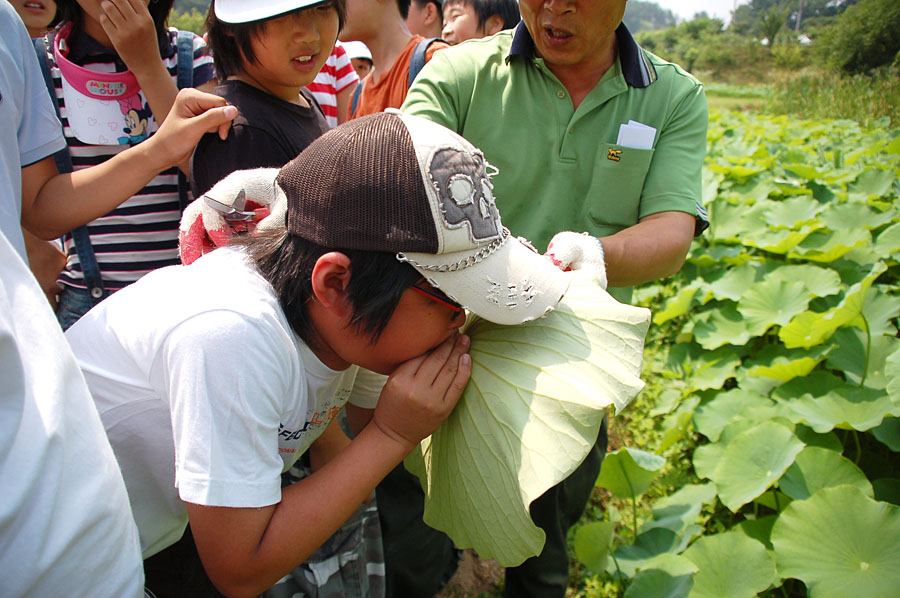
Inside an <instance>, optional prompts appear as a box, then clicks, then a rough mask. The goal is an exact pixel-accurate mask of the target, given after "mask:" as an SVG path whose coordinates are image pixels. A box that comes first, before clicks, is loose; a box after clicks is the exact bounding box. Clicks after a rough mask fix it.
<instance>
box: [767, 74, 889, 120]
mask: <svg viewBox="0 0 900 598" xmlns="http://www.w3.org/2000/svg"><path fill="white" fill-rule="evenodd" d="M766 110H767V111H768V112H769V113H771V114H788V115H791V116H795V117H799V118H810V119H828V118H833V119H849V120H855V121H859V122H861V123H863V124H866V125H867V126H874V125H875V124H876V123H877V122H878V121H884V120H885V119H886V120H887V122H889V123H893V124H894V125H895V126H896V125H897V124H900V68H897V69H887V70H883V71H878V72H876V73H874V74H873V75H871V76H867V75H853V76H844V77H842V76H840V75H839V74H837V73H834V72H830V71H825V72H817V73H809V74H800V75H798V76H795V77H791V78H789V79H786V80H784V81H780V82H778V83H776V85H775V95H774V98H773V99H772V102H770V103H769V104H767V105H766ZM882 126H884V125H882Z"/></svg>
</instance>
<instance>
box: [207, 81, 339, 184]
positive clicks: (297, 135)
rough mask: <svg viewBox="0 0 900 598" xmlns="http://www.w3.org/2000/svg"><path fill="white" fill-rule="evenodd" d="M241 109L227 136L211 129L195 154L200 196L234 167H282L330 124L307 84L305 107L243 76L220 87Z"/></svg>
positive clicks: (217, 89) (228, 98) (217, 88)
mask: <svg viewBox="0 0 900 598" xmlns="http://www.w3.org/2000/svg"><path fill="white" fill-rule="evenodd" d="M215 93H216V95H219V96H222V97H223V98H225V99H226V100H228V102H229V103H230V104H232V105H234V106H235V107H236V108H237V109H238V115H237V117H235V119H234V122H233V124H232V127H231V130H230V131H229V132H228V139H226V140H225V141H222V140H221V139H219V135H218V133H207V134H206V135H204V136H203V137H202V138H201V139H200V143H198V144H197V148H196V149H195V150H194V155H193V156H192V157H191V191H193V193H194V197H200V195H202V194H203V193H206V192H207V191H208V190H209V189H210V188H211V187H212V186H213V185H215V184H216V183H218V182H219V181H220V180H221V179H223V178H224V177H225V176H227V175H229V174H231V173H232V172H234V171H235V170H244V169H247V168H264V167H265V168H281V167H282V166H284V165H285V164H286V163H288V162H290V161H291V160H293V159H294V158H295V157H296V156H297V154H299V153H300V152H301V151H302V150H303V149H304V148H305V147H306V146H307V145H309V144H310V143H312V142H313V140H314V139H316V138H317V137H318V136H319V135H321V134H322V133H324V132H325V131H327V130H328V129H329V128H330V127H329V126H328V122H327V121H326V120H325V115H324V114H323V113H322V109H321V108H320V107H319V104H318V103H317V102H316V100H315V99H313V96H312V94H310V93H309V92H308V91H307V90H306V89H301V90H300V93H301V94H302V95H303V97H304V98H306V101H307V102H309V104H310V107H309V108H304V107H303V106H298V105H297V104H292V103H290V102H286V101H284V100H282V99H280V98H276V97H275V96H273V95H270V94H268V93H266V92H264V91H262V90H260V89H257V88H255V87H253V86H252V85H248V84H246V83H244V82H243V81H234V80H231V81H224V82H222V84H221V85H219V86H218V87H216V90H215Z"/></svg>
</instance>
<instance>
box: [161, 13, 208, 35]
mask: <svg viewBox="0 0 900 598" xmlns="http://www.w3.org/2000/svg"><path fill="white" fill-rule="evenodd" d="M169 25H170V26H171V27H177V28H178V29H184V30H185V31H193V32H194V33H196V34H197V35H203V33H204V32H205V31H206V13H205V12H204V13H200V12H199V11H198V10H197V9H196V8H192V9H191V10H190V12H179V11H177V10H173V11H172V12H171V13H170V14H169Z"/></svg>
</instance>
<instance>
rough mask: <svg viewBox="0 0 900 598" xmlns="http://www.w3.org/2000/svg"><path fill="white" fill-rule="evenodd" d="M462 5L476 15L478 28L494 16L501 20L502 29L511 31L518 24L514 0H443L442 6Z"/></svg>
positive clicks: (518, 19) (517, 13)
mask: <svg viewBox="0 0 900 598" xmlns="http://www.w3.org/2000/svg"><path fill="white" fill-rule="evenodd" d="M454 4H462V5H463V6H471V7H472V9H473V10H474V11H475V14H476V15H478V26H479V27H484V26H485V24H486V23H487V20H488V19H489V18H491V17H492V16H494V15H500V18H501V19H503V28H504V29H512V28H513V27H515V26H516V25H518V24H519V21H520V20H521V18H522V17H521V16H520V15H519V5H518V4H517V3H516V0H444V6H452V5H454Z"/></svg>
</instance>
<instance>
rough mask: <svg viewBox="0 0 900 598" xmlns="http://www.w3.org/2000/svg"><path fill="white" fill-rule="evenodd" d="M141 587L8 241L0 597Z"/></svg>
mask: <svg viewBox="0 0 900 598" xmlns="http://www.w3.org/2000/svg"><path fill="white" fill-rule="evenodd" d="M4 4H5V3H4ZM143 587H144V571H143V566H142V563H141V552H140V547H139V543H138V531H137V528H136V527H135V524H134V520H133V519H132V517H131V509H130V508H129V506H128V496H127V494H126V492H125V484H124V483H123V481H122V474H121V473H120V471H119V467H118V465H117V463H116V460H115V456H114V455H113V452H112V449H111V448H110V446H109V442H108V441H107V439H106V434H105V433H104V431H103V425H102V424H101V423H100V418H99V417H98V415H97V410H96V409H95V408H94V404H93V402H92V401H91V396H90V394H89V393H88V389H87V386H86V385H85V383H84V379H83V378H82V377H81V372H79V370H78V365H77V364H76V363H75V359H74V358H73V357H72V352H71V351H70V350H69V347H68V346H67V345H66V341H65V338H64V337H63V334H62V330H60V328H59V324H58V323H57V322H56V318H55V317H54V315H53V312H52V310H51V309H50V304H49V303H48V302H47V298H46V297H45V296H44V293H43V292H42V291H41V289H40V288H39V287H38V284H37V282H36V281H35V280H34V278H33V277H32V275H31V273H30V272H29V271H28V268H27V267H26V266H25V262H23V261H22V259H21V258H20V257H19V256H18V255H17V253H16V251H15V250H14V249H13V247H12V245H11V244H10V243H9V241H8V240H7V238H6V236H5V235H3V234H0V596H10V597H12V596H15V597H17V598H21V597H25V596H33V597H35V598H44V597H46V596H116V597H119V596H123V597H128V596H143Z"/></svg>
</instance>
